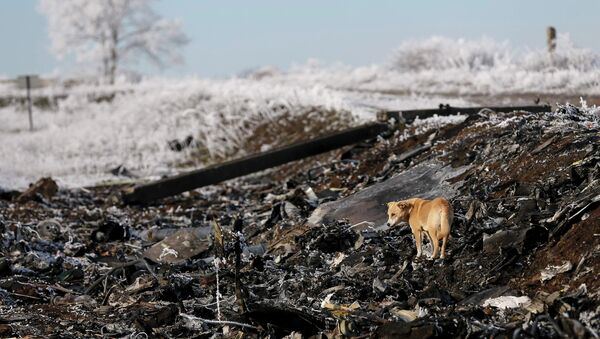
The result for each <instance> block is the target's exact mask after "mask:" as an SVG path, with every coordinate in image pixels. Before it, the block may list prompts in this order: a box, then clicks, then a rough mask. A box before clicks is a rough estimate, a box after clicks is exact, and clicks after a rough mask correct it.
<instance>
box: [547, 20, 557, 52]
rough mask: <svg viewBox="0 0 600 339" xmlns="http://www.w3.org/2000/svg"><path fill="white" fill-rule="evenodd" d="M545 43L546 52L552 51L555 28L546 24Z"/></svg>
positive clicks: (554, 45)
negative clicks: (546, 46)
mask: <svg viewBox="0 0 600 339" xmlns="http://www.w3.org/2000/svg"><path fill="white" fill-rule="evenodd" d="M546 39H547V40H546V44H547V45H548V53H550V54H552V53H554V50H555V49H556V28H554V27H552V26H548V27H547V28H546Z"/></svg>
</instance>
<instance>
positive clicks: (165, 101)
mask: <svg viewBox="0 0 600 339" xmlns="http://www.w3.org/2000/svg"><path fill="white" fill-rule="evenodd" d="M115 88H116V89H117V90H118V91H119V94H117V95H116V96H115V98H114V99H113V100H112V101H111V102H106V101H105V102H90V101H89V99H88V97H89V95H90V94H94V95H97V94H98V93H101V94H104V93H110V92H111V89H110V88H106V87H100V88H95V87H81V88H78V89H77V90H74V91H73V93H72V94H70V95H69V96H68V97H67V99H65V100H62V101H60V103H59V108H58V110H56V111H44V110H39V109H37V108H34V125H35V131H34V132H29V131H28V128H29V127H28V120H27V113H26V111H25V110H24V109H23V108H22V107H16V106H10V107H7V108H3V109H0V159H2V162H0V174H1V175H0V187H4V188H18V189H22V188H24V187H26V186H27V185H28V183H30V182H33V181H35V180H37V179H38V178H40V177H42V176H52V177H54V178H55V179H57V180H58V182H59V184H60V185H62V186H66V187H73V186H82V185H93V184H97V183H99V182H100V181H103V180H115V179H116V177H114V176H112V175H111V174H109V173H108V171H109V170H110V169H112V168H115V167H117V166H119V165H123V166H125V167H126V168H127V169H129V170H130V171H132V172H134V173H136V174H138V175H140V176H141V177H159V176H161V175H165V174H172V173H175V172H177V171H178V170H181V168H178V167H177V164H178V163H181V162H183V161H185V160H189V158H190V157H189V154H188V153H186V152H185V151H184V152H173V151H171V150H170V149H169V148H168V145H167V143H168V141H169V140H173V139H179V140H182V139H184V138H185V137H187V136H188V135H192V136H193V137H194V139H195V140H199V141H201V142H202V144H203V145H205V146H206V148H207V151H208V153H209V155H211V156H215V157H218V156H224V155H227V154H231V153H232V152H233V153H234V154H238V155H243V151H242V152H239V153H235V152H236V151H238V150H239V148H240V147H241V145H243V144H244V142H245V141H246V138H248V136H249V135H250V133H248V132H249V131H248V129H249V128H252V127H253V126H257V125H258V124H261V123H264V122H267V121H270V122H273V123H277V122H278V119H279V118H280V117H281V114H284V113H285V112H290V113H291V114H294V113H299V112H302V111H303V108H306V107H317V108H321V109H324V110H334V111H338V112H342V111H347V112H352V113H353V114H354V115H355V117H356V123H360V122H362V121H369V120H373V119H374V118H375V116H376V111H377V110H379V109H384V108H395V109H407V108H415V107H420V108H426V107H432V106H434V107H435V106H437V105H438V103H440V102H442V101H443V99H442V98H437V97H423V96H418V95H411V96H406V97H397V96H390V95H382V94H377V93H372V94H370V93H354V92H348V91H341V90H334V89H329V88H326V87H323V86H318V85H316V86H315V85H310V84H305V85H304V86H299V85H295V86H293V85H290V84H283V83H278V82H269V81H257V80H252V79H230V80H201V79H194V78H192V79H185V80H178V81H175V80H164V79H154V80H147V81H144V82H142V83H140V84H135V85H127V86H123V85H118V86H115ZM94 89H96V90H97V91H96V92H93V90H94ZM452 103H456V104H461V105H462V104H468V103H467V102H465V101H463V100H460V99H456V100H454V101H452ZM282 107H284V108H286V109H282ZM192 165H193V166H201V165H203V164H200V163H197V164H192Z"/></svg>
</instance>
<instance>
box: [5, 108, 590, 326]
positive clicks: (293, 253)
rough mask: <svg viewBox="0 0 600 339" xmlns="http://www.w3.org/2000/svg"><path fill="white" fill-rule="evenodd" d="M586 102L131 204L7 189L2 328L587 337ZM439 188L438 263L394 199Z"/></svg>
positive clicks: (472, 119)
mask: <svg viewBox="0 0 600 339" xmlns="http://www.w3.org/2000/svg"><path fill="white" fill-rule="evenodd" d="M598 123H599V117H598V116H597V112H594V111H589V110H582V109H579V108H577V107H574V106H561V107H559V108H558V109H557V110H555V111H554V112H539V113H531V112H524V111H515V112H510V113H499V112H495V111H493V110H483V111H478V112H476V113H474V114H472V115H469V116H467V117H465V119H463V120H462V122H461V121H458V122H456V123H455V124H449V125H443V126H441V127H440V126H439V125H435V124H428V123H427V121H423V120H421V121H415V122H413V123H412V124H407V125H405V126H404V127H401V128H399V129H397V130H395V131H391V132H387V133H384V134H382V135H380V136H379V137H376V138H372V139H368V140H365V141H361V142H359V143H357V144H354V145H349V146H345V147H343V148H340V149H338V150H334V151H330V152H329V153H326V154H325V155H322V156H320V157H318V158H317V160H315V159H314V158H313V159H305V160H302V161H300V162H296V163H293V164H288V165H284V166H280V167H277V168H275V169H271V170H268V171H266V172H262V173H259V174H255V175H252V176H246V177H243V178H238V179H235V180H230V181H227V182H224V183H219V184H216V185H212V186H207V187H204V188H202V189H199V190H193V191H189V192H186V193H183V194H179V195H175V196H172V197H167V198H164V199H162V200H157V201H154V202H149V203H146V204H142V205H129V204H125V203H124V202H122V200H121V191H122V190H123V189H127V187H118V186H105V187H94V188H87V189H84V188H82V189H61V188H60V187H58V186H57V185H56V183H55V182H54V181H53V180H52V179H50V178H45V179H42V180H41V181H40V182H38V183H36V184H34V185H32V186H31V187H30V189H29V190H27V191H26V192H14V191H0V242H1V243H2V247H1V249H0V336H2V337H27V336H29V337H61V338H92V337H119V338H124V337H128V338H146V337H147V338H151V337H154V338H189V337H194V338H211V337H225V338H233V337H235V338H241V337H250V338H255V337H256V338H265V337H271V338H279V337H287V338H309V337H312V338H342V337H363V338H364V337H376V338H448V337H471V338H478V337H492V336H493V337H495V338H531V337H534V338H563V337H576V338H597V337H598V335H599V333H600V302H599V300H600V293H599V287H600V281H599V279H598V278H597V276H598V272H599V270H600V162H599V159H600V149H599V147H598V144H599V143H598V141H599V138H600V129H599V127H598V126H599V125H598ZM439 194H442V195H445V196H446V197H447V198H448V199H449V200H450V201H451V202H452V205H453V207H454V210H455V222H454V225H453V228H452V234H451V240H450V242H449V246H448V252H449V254H448V258H447V259H445V260H443V261H442V260H436V261H429V260H427V259H426V258H423V259H418V260H417V259H415V252H416V251H415V249H414V245H413V238H412V235H411V233H410V231H409V230H408V227H402V226H401V227H396V228H391V229H387V228H386V227H385V226H383V225H384V222H382V220H384V219H385V202H386V201H387V200H394V199H398V198H408V197H410V196H421V197H429V196H434V195H439Z"/></svg>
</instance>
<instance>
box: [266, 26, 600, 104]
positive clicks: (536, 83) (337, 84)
mask: <svg viewBox="0 0 600 339" xmlns="http://www.w3.org/2000/svg"><path fill="white" fill-rule="evenodd" d="M265 77H266V78H269V79H270V80H271V81H280V82H285V83H300V84H302V83H319V84H324V85H326V86H327V87H331V88H342V89H352V90H355V91H357V90H360V91H379V92H393V93H403V94H406V93H426V94H447V95H486V94H489V95H502V94H504V95H506V94H523V93H536V94H578V95H600V54H598V53H595V52H593V51H591V50H589V49H585V48H578V47H576V46H575V45H574V44H573V43H572V42H571V41H570V38H569V36H568V35H567V34H562V35H559V39H558V42H557V49H556V52H555V53H554V54H553V55H552V56H550V55H549V54H548V53H547V52H546V51H545V50H543V49H540V50H524V51H523V50H518V49H516V48H513V47H511V46H510V45H509V44H508V43H506V42H504V43H499V42H495V41H493V40H491V39H486V38H484V39H480V40H464V39H450V38H444V37H432V38H429V39H424V40H413V41H407V42H405V43H403V44H402V45H401V46H400V47H399V48H398V49H397V50H396V51H395V52H394V53H392V56H391V58H390V60H389V62H387V63H386V64H378V65H370V66H364V67H357V68H353V67H350V66H347V65H343V64H333V65H322V64H320V63H319V62H318V61H315V60H310V61H309V62H307V63H306V64H304V65H296V66H295V67H292V69H291V70H290V71H289V72H287V73H282V72H269V73H267V75H265ZM263 79H264V78H263Z"/></svg>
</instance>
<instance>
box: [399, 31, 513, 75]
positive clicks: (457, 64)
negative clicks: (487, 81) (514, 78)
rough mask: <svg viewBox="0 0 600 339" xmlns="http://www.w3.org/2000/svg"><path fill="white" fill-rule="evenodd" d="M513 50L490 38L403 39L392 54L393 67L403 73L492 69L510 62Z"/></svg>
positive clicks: (437, 37) (436, 37)
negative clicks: (452, 69)
mask: <svg viewBox="0 0 600 339" xmlns="http://www.w3.org/2000/svg"><path fill="white" fill-rule="evenodd" d="M510 60H511V53H510V51H509V49H508V47H507V44H506V43H498V42H495V41H494V40H491V39H487V38H484V39H481V40H465V39H456V40H455V39H450V38H445V37H439V36H435V37H432V38H429V39H426V40H410V41H407V42H404V43H403V44H401V45H400V47H399V48H398V49H397V50H396V51H395V52H394V53H393V55H392V60H391V68H392V69H395V70H398V71H402V72H418V71H424V70H446V69H451V68H458V69H462V70H467V71H479V70H484V69H489V68H492V67H494V66H498V65H500V64H505V63H509V62H510Z"/></svg>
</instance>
